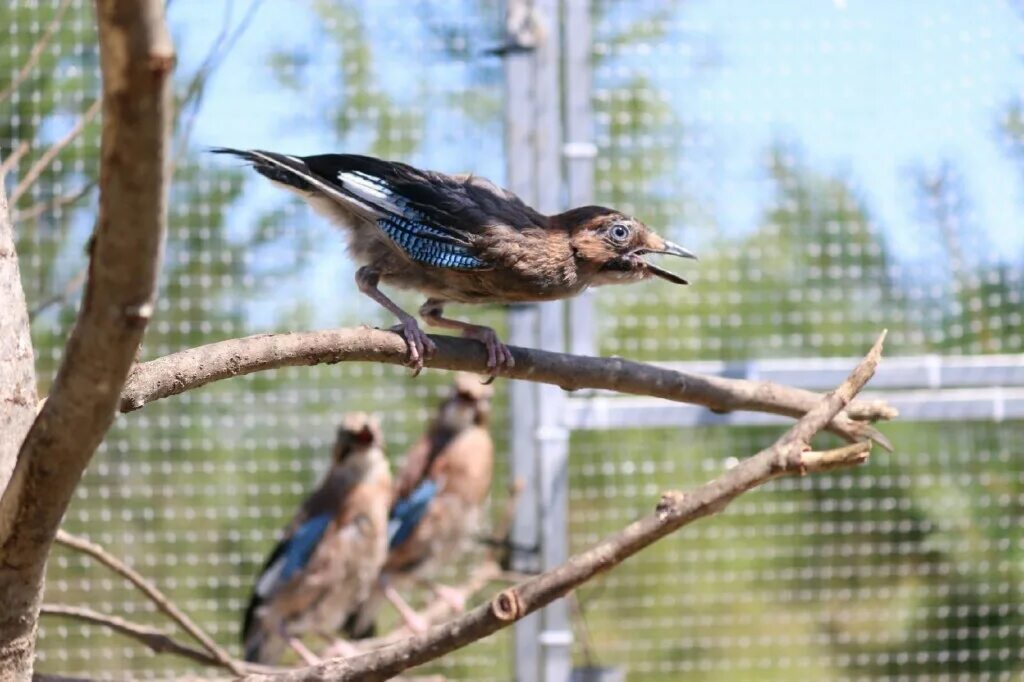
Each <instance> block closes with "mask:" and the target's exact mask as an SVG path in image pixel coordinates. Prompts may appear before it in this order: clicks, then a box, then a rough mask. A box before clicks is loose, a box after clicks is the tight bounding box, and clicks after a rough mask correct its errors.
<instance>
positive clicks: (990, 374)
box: [656, 355, 1024, 390]
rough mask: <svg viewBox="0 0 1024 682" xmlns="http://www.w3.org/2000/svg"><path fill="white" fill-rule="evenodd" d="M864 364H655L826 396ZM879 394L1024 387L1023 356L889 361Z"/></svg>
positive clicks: (877, 381)
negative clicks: (821, 392) (901, 390)
mask: <svg viewBox="0 0 1024 682" xmlns="http://www.w3.org/2000/svg"><path fill="white" fill-rule="evenodd" d="M860 360H861V358H807V359H792V360H788V359H778V360H749V361H742V362H719V361H714V362H674V363H656V364H657V365H658V366H659V367H665V368H668V369H674V370H677V371H681V372H694V373H700V374H717V375H720V376H727V377H734V378H741V379H759V380H764V381H775V382H778V383H781V384H788V385H790V386H799V387H801V388H809V389H814V390H828V389H831V388H833V387H835V386H836V385H838V384H839V382H840V381H842V380H843V379H844V378H845V377H846V375H847V374H849V372H850V370H851V369H852V368H853V367H855V366H856V365H857V363H858V362H860ZM871 386H872V388H875V389H881V388H884V389H893V388H908V389H914V388H967V387H973V386H1024V355H961V356H955V355H954V356H949V355H918V356H905V357H886V358H884V359H883V360H882V363H881V364H880V365H879V367H878V372H877V373H876V374H875V377H874V378H873V379H872V380H871Z"/></svg>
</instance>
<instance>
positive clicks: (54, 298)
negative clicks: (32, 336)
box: [28, 265, 89, 322]
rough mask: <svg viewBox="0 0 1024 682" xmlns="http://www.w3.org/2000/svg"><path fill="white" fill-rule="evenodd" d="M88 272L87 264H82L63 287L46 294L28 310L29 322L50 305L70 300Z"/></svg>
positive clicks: (80, 286)
mask: <svg viewBox="0 0 1024 682" xmlns="http://www.w3.org/2000/svg"><path fill="white" fill-rule="evenodd" d="M87 274H89V266H88V265H86V266H83V267H82V268H81V269H80V270H79V271H78V272H76V273H75V276H74V277H72V278H71V279H69V280H68V281H67V283H66V284H65V285H64V287H63V288H62V289H61V290H60V291H58V292H57V293H55V294H51V295H50V296H47V297H46V298H45V299H43V300H42V301H40V302H39V304H38V305H36V306H35V307H34V308H32V310H30V311H28V319H29V321H30V322H31V321H32V320H34V319H36V318H37V317H38V316H39V315H40V314H41V313H42V312H43V311H45V310H46V309H47V308H49V307H51V306H55V305H58V304H61V303H67V302H68V301H69V300H71V297H72V296H74V295H75V293H76V292H77V291H78V290H79V289H81V288H82V285H83V284H85V277H86V275H87Z"/></svg>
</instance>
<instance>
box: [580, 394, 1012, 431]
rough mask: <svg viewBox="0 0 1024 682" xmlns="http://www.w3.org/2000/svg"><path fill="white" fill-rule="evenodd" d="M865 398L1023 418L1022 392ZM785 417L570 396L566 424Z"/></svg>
mask: <svg viewBox="0 0 1024 682" xmlns="http://www.w3.org/2000/svg"><path fill="white" fill-rule="evenodd" d="M862 397H863V398H864V399H865V400H872V399H879V398H884V399H885V400H886V402H888V403H889V404H890V405H892V406H893V407H895V408H896V409H897V410H899V413H900V416H899V420H900V421H901V422H939V421H975V422H978V421H988V422H1000V421H1004V420H1016V419H1022V420H1024V388H1002V387H996V388H967V389H943V390H935V391H932V390H918V391H895V392H891V393H890V392H887V393H884V394H883V393H879V392H877V391H872V392H866V393H864V394H863V395H862ZM792 421H793V420H792V419H790V418H789V417H781V416H778V415H774V414H765V413H762V412H730V413H727V414H715V413H714V412H711V411H710V410H708V409H707V408H704V407H699V406H696V405H686V404H683V403H676V402H671V401H668V400H661V399H659V398H646V397H636V396H627V397H621V398H613V397H605V396H595V397H591V398H579V397H573V398H570V399H569V400H568V401H567V404H566V411H565V423H566V425H567V426H568V427H569V428H571V429H628V428H677V427H693V426H707V425H711V424H728V425H733V426H757V425H763V424H784V423H792Z"/></svg>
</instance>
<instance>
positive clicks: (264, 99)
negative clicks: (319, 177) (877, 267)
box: [171, 0, 1024, 286]
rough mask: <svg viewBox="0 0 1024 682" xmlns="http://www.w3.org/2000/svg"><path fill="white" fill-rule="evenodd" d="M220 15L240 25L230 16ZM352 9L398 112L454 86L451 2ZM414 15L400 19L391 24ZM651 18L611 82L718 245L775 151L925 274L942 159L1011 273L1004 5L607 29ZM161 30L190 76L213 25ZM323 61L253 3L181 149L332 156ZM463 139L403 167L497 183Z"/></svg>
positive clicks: (285, 16)
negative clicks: (645, 124)
mask: <svg viewBox="0 0 1024 682" xmlns="http://www.w3.org/2000/svg"><path fill="white" fill-rule="evenodd" d="M236 5H237V8H236V14H237V15H240V14H241V12H242V10H244V8H245V7H246V2H241V1H240V2H237V3H236ZM360 5H361V6H363V7H370V8H371V9H370V10H369V11H367V12H366V13H365V19H366V22H367V24H368V26H369V31H370V35H371V36H372V41H373V43H372V44H373V49H374V51H375V52H374V63H373V64H374V66H373V68H374V70H375V74H374V75H375V77H376V79H377V82H378V83H380V84H381V87H383V88H384V89H386V90H387V91H388V92H389V93H393V94H394V95H395V96H398V97H403V96H407V97H409V98H413V99H415V98H416V97H417V96H419V93H428V94H429V93H432V92H433V93H436V92H438V91H441V92H443V91H446V90H451V91H455V90H457V89H458V88H459V85H460V82H461V79H462V78H463V77H464V76H465V73H464V72H463V71H460V69H459V68H458V67H457V66H454V67H451V68H444V67H439V66H438V63H437V61H436V60H435V61H433V62H431V61H430V60H429V59H424V58H423V57H422V55H423V54H424V50H425V49H426V48H424V42H425V41H426V40H427V39H428V36H426V34H425V33H424V31H423V29H422V28H421V26H422V25H421V24H420V23H418V22H419V18H420V17H423V16H435V17H436V15H437V14H438V13H439V12H440V11H449V13H451V12H453V11H455V10H453V9H452V8H453V7H454V8H456V9H457V8H458V7H460V6H461V0H452V2H448V3H445V2H444V1H443V0H434V1H433V2H432V3H431V2H420V3H412V2H404V3H396V2H394V1H393V0H390V1H388V2H377V3H360ZM413 7H415V8H417V11H415V12H412V13H411V15H412V18H411V19H410V18H408V16H409V14H408V13H406V14H405V15H403V14H402V13H401V12H400V11H398V10H400V9H402V8H413ZM431 7H433V8H434V9H435V10H436V11H433V12H431ZM665 7H671V8H672V11H671V13H670V15H669V20H670V26H669V30H668V35H667V37H666V38H665V40H664V42H663V44H662V45H661V49H660V51H659V49H657V46H654V48H653V49H652V50H651V51H649V52H645V51H642V50H641V51H639V52H637V51H634V52H632V53H630V54H627V55H625V56H623V57H622V58H621V59H620V60H618V61H617V62H616V64H617V67H616V68H617V69H618V70H617V71H615V74H618V75H622V74H626V73H641V74H643V75H645V76H647V77H649V78H651V79H653V80H654V82H655V83H656V84H657V85H658V86H659V87H660V88H661V89H662V90H663V91H665V92H667V93H669V97H670V102H671V104H672V106H673V108H674V109H675V111H676V112H677V113H678V114H679V115H680V116H681V117H682V118H683V120H684V122H685V123H686V124H687V126H688V127H687V130H688V131H690V132H689V133H688V134H689V135H690V136H691V138H692V139H688V140H687V147H688V148H690V149H692V150H694V151H695V153H694V154H692V155H691V156H690V157H689V158H688V159H687V160H686V161H685V163H684V169H685V177H686V178H687V179H688V181H689V182H691V183H692V186H690V187H687V191H688V192H691V193H692V194H694V195H696V196H698V197H700V199H701V200H702V202H704V203H705V204H706V205H708V206H710V207H711V208H712V214H713V216H714V221H715V223H716V227H715V229H716V230H719V231H721V232H723V233H726V234H742V233H744V232H748V231H750V230H753V229H755V228H756V227H757V224H758V217H759V215H760V213H761V211H762V210H763V208H764V199H765V196H766V192H767V190H768V189H769V185H768V184H767V183H766V181H765V178H764V173H763V170H762V168H763V166H762V165H761V162H762V161H763V158H764V151H765V150H766V149H767V147H768V146H769V145H770V144H771V142H772V141H773V140H775V139H780V138H782V139H786V140H788V141H791V142H794V143H796V144H797V145H798V146H799V147H800V148H801V149H802V150H803V152H804V155H805V159H806V160H807V161H808V162H809V163H810V164H811V165H812V166H813V167H814V168H816V169H818V170H820V171H822V172H826V173H832V174H838V175H840V176H842V177H844V178H846V179H847V181H848V182H849V183H850V184H851V185H853V186H854V187H855V188H856V191H857V192H858V193H859V195H860V196H862V197H864V199H865V200H866V201H867V204H868V205H869V207H870V209H871V211H872V215H873V217H874V221H875V223H876V224H877V225H878V227H879V229H881V230H882V231H883V232H884V233H885V235H886V238H887V240H888V241H889V243H890V245H891V246H893V247H894V250H895V253H897V254H898V255H899V256H901V257H902V258H904V259H906V260H907V261H915V260H918V261H927V260H928V257H929V252H930V249H929V245H930V244H931V243H933V242H934V238H933V237H934V236H933V235H932V234H930V233H929V232H928V231H926V230H927V226H925V225H923V224H922V223H921V222H920V221H919V219H918V218H917V217H916V216H915V208H916V203H915V200H914V192H913V186H912V184H911V182H910V180H909V169H910V168H911V167H913V166H914V165H917V164H925V165H934V164H936V163H938V162H939V161H940V160H943V159H945V160H949V161H950V162H952V163H953V164H955V166H956V168H957V169H958V170H959V171H960V172H961V174H962V176H963V177H964V178H965V180H966V189H967V195H968V200H969V205H970V207H971V208H970V211H971V213H970V215H969V216H968V221H967V222H968V224H969V225H971V226H972V232H971V234H970V235H968V239H967V240H966V241H967V242H968V243H967V244H966V246H967V247H968V248H969V249H971V253H972V255H973V256H974V257H975V258H976V259H977V260H978V261H989V262H991V261H995V260H1012V261H1015V262H1020V261H1021V260H1022V259H1024V215H1022V211H1021V204H1022V199H1024V182H1022V179H1021V177H1020V176H1019V174H1018V173H1019V171H1018V169H1017V168H1016V167H1015V166H1014V164H1013V163H1012V162H1011V161H1010V160H1009V158H1008V157H1007V155H1006V150H1005V148H1004V147H1002V146H1001V143H1000V141H999V138H998V135H997V123H998V120H999V115H1000V112H1001V111H1002V110H1003V108H1004V107H1005V106H1006V104H1007V103H1008V102H1009V101H1010V99H1011V98H1013V97H1014V96H1017V95H1021V94H1022V93H1021V84H1022V83H1024V79H1022V76H1024V62H1022V56H1024V51H1022V48H1024V14H1022V15H1018V14H1016V13H1015V12H1014V11H1013V10H1012V9H1011V7H1010V6H1009V5H1008V4H1006V3H1005V2H1003V1H1002V0H974V1H971V0H944V1H943V2H935V1H926V0H899V1H890V0H870V1H868V0H787V1H776V2H763V1H760V0H749V1H745V2H739V1H733V0H730V1H728V2H727V1H725V0H716V1H713V0H693V1H692V2H686V3H683V2H676V3H664V2H654V1H638V2H632V3H623V4H622V5H621V6H620V9H619V10H618V11H617V12H616V13H615V14H613V15H611V19H610V21H612V22H613V23H614V22H623V23H626V22H632V21H635V20H636V19H637V18H642V17H644V16H650V15H653V14H656V13H657V12H658V11H659V10H660V9H663V8H665ZM402 16H405V17H406V18H398V17H402ZM171 17H172V22H173V24H174V25H175V27H176V34H177V40H178V43H179V48H180V52H181V58H182V66H183V70H184V72H188V71H189V70H191V69H192V68H194V66H195V65H196V63H198V61H199V60H200V59H201V58H202V56H203V55H204V54H205V51H206V49H207V46H208V45H209V43H210V41H211V40H212V39H213V37H214V36H215V34H216V32H217V30H218V29H219V26H220V16H219V13H212V12H211V10H210V5H209V3H207V2H202V1H200V0H176V1H175V3H174V5H173V7H172V12H171ZM612 28H614V27H612ZM485 46H486V45H485V44H483V43H482V44H481V45H479V46H477V47H485ZM292 47H302V48H304V49H305V50H306V52H308V53H309V55H310V57H311V66H310V69H309V74H310V80H309V82H308V83H307V84H306V87H305V88H304V89H303V90H301V91H300V92H298V93H294V92H282V91H281V90H280V89H279V86H278V84H277V83H276V81H275V80H274V79H273V78H272V76H271V73H270V70H269V69H268V67H267V59H268V55H269V53H270V52H271V51H272V50H273V49H275V48H292ZM333 49H334V48H332V47H331V46H330V45H329V44H324V41H323V40H322V37H321V35H320V30H319V28H318V23H317V20H316V18H315V17H314V15H313V14H312V12H311V11H310V10H309V5H307V4H305V3H302V2H294V1H292V0H266V2H265V3H264V4H263V5H262V6H261V8H260V9H259V12H258V14H257V16H256V19H255V21H254V22H253V24H252V26H251V27H250V29H249V30H248V32H247V33H246V34H245V35H244V36H243V38H242V40H241V41H240V43H239V44H238V46H237V47H236V49H235V51H234V52H233V53H232V54H231V55H230V56H229V58H228V59H227V60H226V62H225V64H224V66H223V68H222V69H221V70H220V71H219V72H218V74H217V76H216V78H215V79H214V81H213V82H212V84H211V86H210V89H209V95H208V97H207V99H206V102H205V104H204V109H203V112H202V115H201V117H200V119H199V121H198V125H197V128H196V132H195V142H196V143H197V144H200V145H210V146H213V145H228V146H243V147H268V148H272V149H280V150H282V151H289V152H295V153H317V152H325V151H342V150H341V149H339V148H338V147H339V144H341V143H340V141H339V140H338V139H337V136H336V134H335V133H334V132H333V131H332V130H331V129H330V127H329V125H327V122H326V121H323V122H322V123H318V121H319V119H318V114H319V113H320V112H319V110H318V107H321V106H322V101H323V95H324V93H334V92H336V91H337V83H336V82H333V81H332V79H335V78H338V75H337V72H336V69H337V62H338V60H337V55H336V53H334V52H333V51H332V50H333ZM701 51H706V52H707V55H705V56H702V55H701ZM705 57H706V58H705ZM704 62H710V65H708V64H704ZM615 74H613V75H612V76H611V77H616V76H615ZM602 77H603V76H602V75H601V74H599V75H598V80H599V82H600V79H601V78H602ZM323 113H324V116H325V117H326V113H327V112H323ZM427 113H428V115H429V114H430V112H427ZM466 131H467V128H466V127H465V126H462V125H460V124H459V123H458V122H456V121H446V120H444V119H433V118H428V128H427V137H428V140H427V142H426V143H425V144H424V145H423V146H422V147H421V148H420V149H419V150H418V151H417V153H416V155H415V158H412V159H407V160H410V161H413V162H414V163H421V164H423V165H426V166H428V167H433V168H437V169H439V170H448V171H457V170H473V171H474V172H479V173H483V174H486V175H489V176H491V177H495V178H496V179H499V180H500V179H501V176H502V174H503V169H502V160H501V154H500V134H501V133H500V130H493V131H489V132H486V133H480V132H478V133H475V134H476V135H477V136H478V137H477V138H476V139H473V140H469V141H466V140H464V139H462V136H463V135H465V134H467V132H466ZM354 141H355V144H356V146H358V144H359V140H358V138H354ZM352 142H353V141H352V140H350V143H352ZM344 151H364V150H362V149H358V148H357V149H353V148H351V147H346V148H345V149H344ZM278 201H279V197H278V195H276V194H275V193H274V190H272V189H271V188H270V187H269V186H267V184H266V183H259V182H252V183H250V184H249V185H248V186H247V194H246V200H245V202H243V206H240V207H239V210H237V211H235V212H234V214H233V216H232V218H231V221H232V224H233V225H236V226H242V225H245V224H246V223H248V222H251V221H252V220H254V218H255V215H256V213H257V211H258V210H259V209H261V208H263V207H265V206H267V205H272V204H274V203H276V202H278ZM317 220H318V219H315V218H312V219H305V218H303V219H302V223H303V224H304V225H309V224H310V223H311V222H316V221H317ZM239 229H242V228H239ZM313 229H321V227H314V228H313ZM694 229H695V231H697V232H700V228H699V226H698V227H695V228H694ZM325 234H326V232H325ZM338 241H339V243H338V244H337V245H336V246H337V248H335V245H332V246H330V247H327V246H325V251H324V253H323V254H322V257H321V258H318V259H316V261H315V262H314V263H313V266H312V269H311V271H310V273H309V274H308V276H307V277H306V278H305V279H306V282H305V283H304V284H302V286H309V285H311V283H312V286H329V285H323V284H318V283H322V282H324V281H328V282H330V281H333V282H337V281H338V280H337V278H338V277H347V276H348V275H349V271H348V269H347V266H346V265H344V263H343V261H344V258H343V257H342V254H343V251H342V249H341V248H340V240H338Z"/></svg>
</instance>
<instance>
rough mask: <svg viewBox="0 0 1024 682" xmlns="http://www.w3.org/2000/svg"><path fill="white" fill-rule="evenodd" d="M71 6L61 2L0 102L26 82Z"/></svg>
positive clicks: (0, 93)
mask: <svg viewBox="0 0 1024 682" xmlns="http://www.w3.org/2000/svg"><path fill="white" fill-rule="evenodd" d="M70 6H71V0H64V1H63V2H61V3H60V7H58V8H57V11H56V12H55V13H54V15H53V19H51V20H50V23H49V24H47V25H46V30H44V31H43V35H41V36H39V40H37V41H36V44H35V45H33V46H32V51H31V52H29V53H28V59H26V60H25V63H24V64H22V66H21V68H20V69H18V73H16V74H15V75H14V78H13V79H11V82H10V84H9V85H8V86H7V87H6V88H4V89H3V91H2V92H0V103H3V102H5V101H6V100H7V98H9V97H10V96H11V95H13V94H14V93H15V91H16V90H17V89H18V88H20V87H21V84H22V83H24V82H25V79H26V78H28V75H29V74H30V73H32V69H33V68H35V65H36V64H38V63H39V59H40V57H42V56H43V52H44V51H46V46H47V45H49V44H50V41H51V40H52V39H53V35H54V34H55V33H56V32H57V29H58V28H60V21H61V19H63V18H64V13H65V12H66V11H67V9H68V7H70ZM11 203H12V204H13V203H14V202H13V201H12V202H11Z"/></svg>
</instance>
